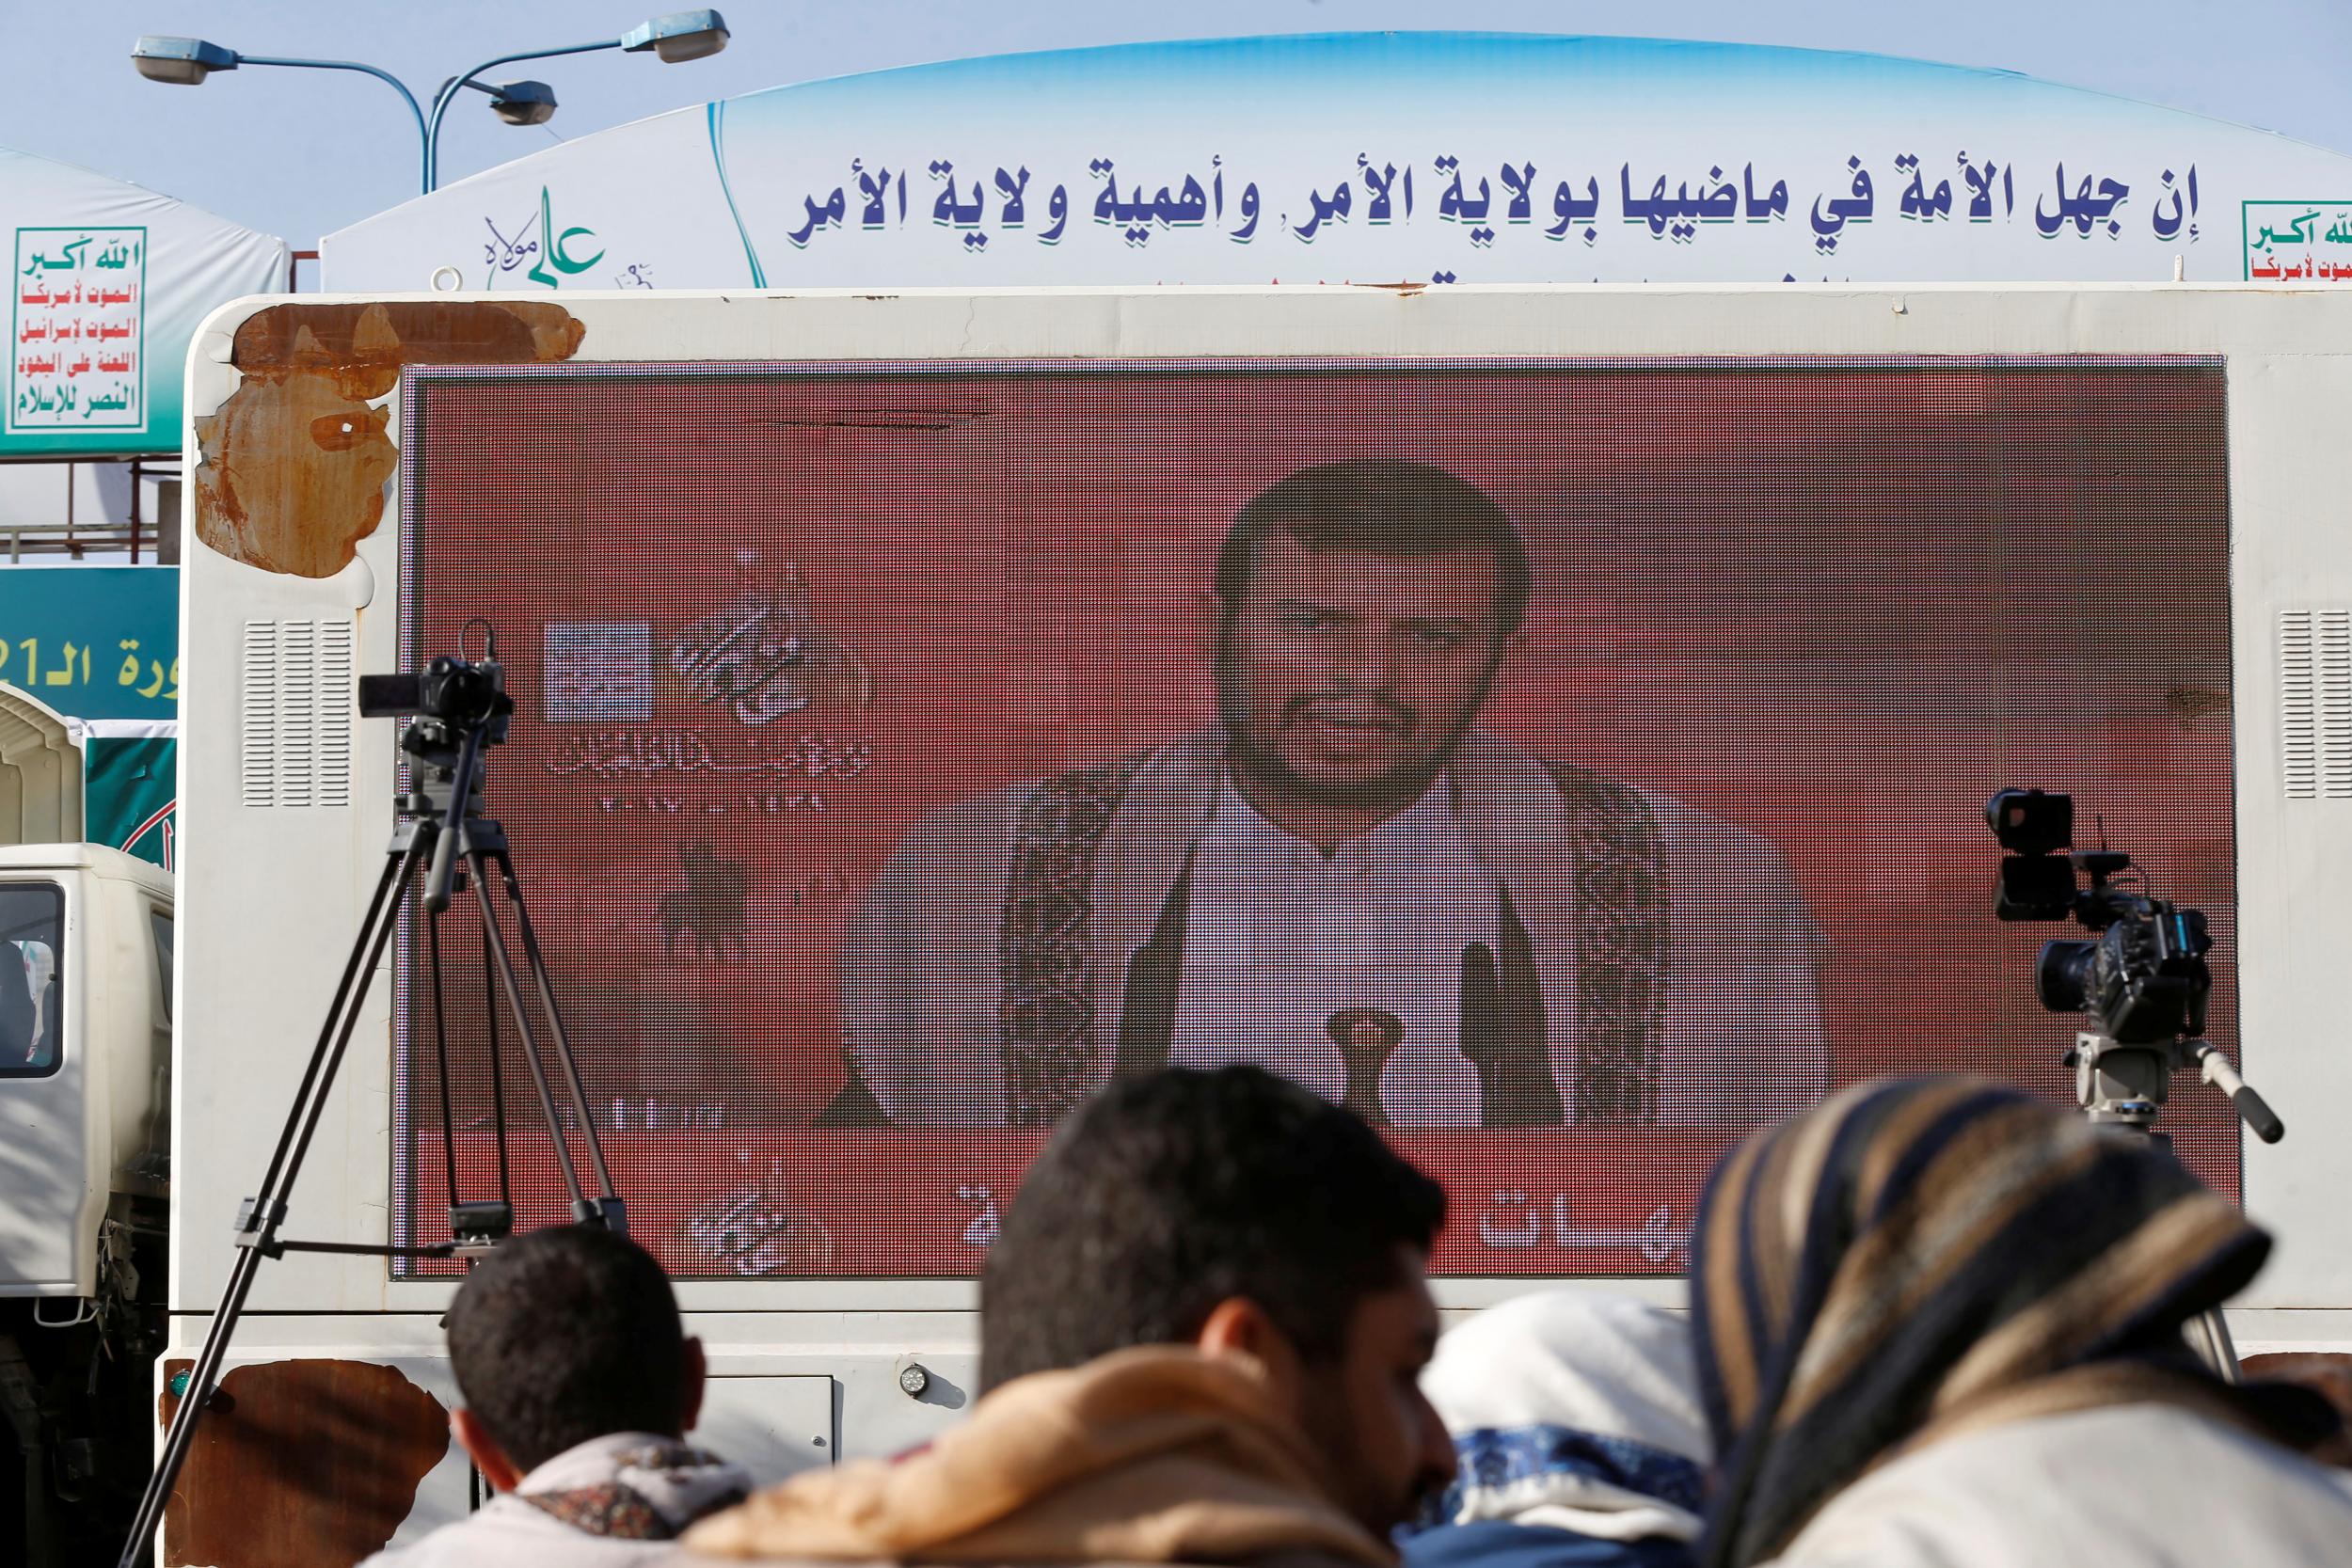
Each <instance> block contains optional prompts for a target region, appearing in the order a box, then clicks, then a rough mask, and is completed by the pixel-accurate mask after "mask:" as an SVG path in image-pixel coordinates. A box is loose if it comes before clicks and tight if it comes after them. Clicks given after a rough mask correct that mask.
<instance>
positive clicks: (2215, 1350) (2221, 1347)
mask: <svg viewBox="0 0 2352 1568" xmlns="http://www.w3.org/2000/svg"><path fill="white" fill-rule="evenodd" d="M2188 1323H2189V1348H2190V1349H2191V1350H2193V1351H2195V1352H2196V1353H2197V1354H2199V1355H2200V1356H2202V1357H2203V1358H2204V1362H2205V1365H2206V1366H2208V1367H2211V1368H2212V1369H2213V1370H2214V1372H2215V1375H2217V1376H2218V1377H2219V1378H2220V1379H2221V1381H2222V1382H2224V1383H2241V1382H2244V1381H2245V1373H2244V1371H2243V1370H2241V1369H2240V1368H2239V1366H2238V1360H2237V1345H2236V1343H2235V1342H2234V1341H2233V1340H2232V1339H2231V1338H2230V1325H2229V1323H2227V1322H2226V1321H2224V1320H2223V1318H2222V1316H2221V1308H2220V1307H2212V1308H2210V1309H2208V1310H2206V1311H2203V1312H2200V1313H2198V1314H2197V1316H2195V1317H2194V1318H2191V1319H2190V1320H2189V1321H2188Z"/></svg>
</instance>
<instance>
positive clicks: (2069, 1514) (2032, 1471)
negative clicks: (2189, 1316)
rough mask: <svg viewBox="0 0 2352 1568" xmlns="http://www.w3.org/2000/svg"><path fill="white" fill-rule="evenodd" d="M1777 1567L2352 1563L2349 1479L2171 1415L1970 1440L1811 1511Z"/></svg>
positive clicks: (2035, 1427) (2294, 1566)
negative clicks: (1811, 1514)
mask: <svg viewBox="0 0 2352 1568" xmlns="http://www.w3.org/2000/svg"><path fill="white" fill-rule="evenodd" d="M1775 1562H1776V1563H1778V1564H1779V1565H1780V1568H2314V1565H2317V1564H2322V1563H2340V1562H2352V1474H2347V1473H2345V1472H2344V1471H2340V1470H2331V1469H2328V1468H2325V1467H2323V1466H2321V1465H2314V1464H2312V1462H2311V1461H2309V1460H2307V1459H2305V1458H2303V1457H2302V1456H2301V1455H2299V1454H2296V1453H2292V1452H2290V1451H2288V1450H2287V1449H2282V1448H2280V1447H2278V1446H2277V1445H2275V1444H2271V1443H2265V1442H2263V1441H2262V1440H2261V1439H2259V1438H2256V1437H2253V1436H2251V1435H2249V1434H2248V1433H2242V1432H2239V1431H2237V1430H2236V1429H2234V1428H2233V1427H2230V1426H2227V1425H2224V1424H2222V1423H2221V1422H2218V1421H2215V1420H2212V1419H2209V1418H2205V1417H2203V1416H2200V1415H2198V1414H2196V1413H2194V1412H2192V1411H2187V1410H2182V1409H2179V1408H2176V1407H2174V1406H2170V1405H2154V1404H2132V1405H2117V1406H2113V1407H2110V1408H2108V1409H2104V1410H2087V1411H2077V1412H2075V1413H2074V1414H2071V1415H2065V1416H2046V1417H2042V1418H2037V1419H2033V1420H2026V1421H2015V1422H2010V1423H2009V1424H2007V1425H2003V1426H1995V1427H1990V1428H1987V1429H1985V1430H1983V1431H1981V1432H1974V1433H1967V1434H1965V1435H1963V1436H1959V1437H1954V1438H1952V1439H1950V1440H1949V1441H1947V1442H1942V1443H1935V1444H1931V1445H1930V1446H1928V1447H1926V1448H1923V1449H1919V1451H1918V1452H1916V1453H1913V1454H1908V1455H1905V1456H1904V1457H1903V1458H1900V1459H1898V1460H1895V1461H1893V1462H1892V1463H1890V1464H1889V1465H1886V1466H1885V1467H1884V1468H1883V1469H1880V1470H1877V1471H1873V1472H1872V1473H1870V1474H1868V1475H1866V1476H1864V1477H1863V1478H1862V1479H1861V1480H1859V1481H1855V1482H1854V1483H1853V1484H1852V1485H1851V1486H1849V1487H1847V1488H1846V1490H1845V1491H1843V1492H1841V1493H1839V1494H1838V1495H1837V1496H1836V1497H1832V1498H1831V1499H1830V1500H1829V1501H1828V1502H1827V1503H1825V1504H1824V1505H1823V1506H1822V1508H1821V1511H1820V1513H1816V1514H1815V1515H1814V1516H1813V1519H1812V1521H1811V1522H1810V1523H1808V1524H1807V1525H1806V1526H1805V1528H1804V1529H1803V1530H1801V1531H1800V1532H1798V1535H1797V1538H1796V1539H1795V1540H1794V1541H1792V1542H1790V1543H1789V1544H1788V1551H1787V1552H1785V1553H1784V1554H1783V1555H1782V1556H1781V1557H1779V1558H1777V1559H1776V1560H1775Z"/></svg>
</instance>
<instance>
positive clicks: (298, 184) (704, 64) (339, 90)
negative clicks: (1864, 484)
mask: <svg viewBox="0 0 2352 1568" xmlns="http://www.w3.org/2000/svg"><path fill="white" fill-rule="evenodd" d="M675 4H676V0H646V4H645V5H644V7H642V8H639V7H632V6H630V5H627V4H618V5H616V4H612V3H610V0H472V3H466V0H338V3H336V4H331V5H328V4H318V3H314V0H303V3H296V0H68V3H66V4H56V3H54V0H51V3H40V0H0V41H5V42H6V45H7V47H6V50H5V53H0V144H5V145H8V146H11V147H16V148H20V149H22V150H25V151H28V152H37V153H40V154H43V155H45V156H50V157H57V158H63V159H65V160H67V161H69V162H72V163H79V164H84V165H87V166H90V167H93V168H97V169H99V170H102V171H103V172H105V173H108V174H112V175H116V176H119V177H120V178H123V179H128V180H133V181H135V182H138V183H140V184H143V185H148V186H151V187H152V188H154V189H157V190H160V191H165V192H167V193H169V194H171V195H173V196H178V197H182V198H185V199H187V200H190V201H193V202H195V203H197V204H198V205H199V206H202V207H208V208H210V209H212V210H213V211H215V212H217V213H219V214H222V215H224V216H226V217H230V218H232V219H235V220H236V221H238V222H240V223H246V224H249V225H251V226H253V227H255V228H258V229H262V230H269V231H272V232H275V233H278V234H282V235H284V236H286V237H287V238H288V239H290V240H292V241H293V242H294V244H295V245H297V246H302V247H307V246H310V245H313V244H315V243H316V241H317V238H318V236H319V235H320V234H322V233H324V232H326V231H327V230H333V229H339V228H341V227H342V226H343V225H345V224H348V223H351V222H354V221H356V220H357V219H358V218H361V217H364V216H366V215H367V214H371V213H374V212H378V211H381V210H382V209H384V208H386V207H389V206H391V205H393V204H394V203H396V202H399V201H401V200H404V199H405V198H407V197H409V196H411V195H413V194H415V191H416V133H415V131H414V130H413V128H412V127H411V124H410V121H409V119H408V116H407V111H406V110H405V109H404V108H402V107H401V105H400V103H399V102H398V100H397V99H396V98H394V96H393V95H392V93H391V91H390V90H389V88H387V87H384V86H382V85H381V84H379V83H376V82H373V81H371V80H369V79H367V78H365V77H361V76H357V75H352V74H348V73H342V72H319V71H280V70H263V69H261V68H247V69H246V70H243V71H237V72H236V73H234V74H233V75H225V76H215V77H214V78H213V79H212V80H211V81H210V82H208V83H206V84H205V85H204V86H203V87H198V88H193V89H192V88H187V87H163V86H158V85H156V84H153V83H151V82H148V81H146V80H144V79H143V78H141V77H139V76H138V75H137V74H136V73H135V71H133V70H132V68H131V65H130V61H129V57H128V56H129V49H130V45H131V41H132V40H133V39H134V38H135V37H136V36H138V35H139V34H141V33H175V34H185V35H192V36H196V37H201V38H206V39H209V40H212V41H214V42H215V43H219V44H222V45H225V46H227V47H229V48H232V49H237V50H241V51H243V52H246V53H248V54H262V55H315V56H330V57H339V58H345V59H359V60H365V61H367V62H368V63H370V64H373V65H377V66H381V67H383V68H385V69H386V70H389V71H391V72H392V73H393V74H395V75H397V76H400V77H402V78H403V79H404V80H405V81H406V82H407V83H408V84H409V86H410V87H412V88H414V89H415V90H416V91H417V92H418V94H419V96H420V97H425V96H427V95H429V93H430V92H431V90H432V88H433V87H435V86H436V85H437V83H439V82H440V81H441V80H442V79H443V78H444V77H446V76H448V75H450V74H451V73H453V72H454V71H458V70H461V69H464V68H467V67H470V66H472V65H473V64H475V63H476V62H478V61H480V60H482V59H484V58H486V57H488V56H490V55H498V54H502V53H507V52H511V51H516V50H522V49H530V48H535V47H545V46H549V45H555V44H564V43H578V42H585V41H587V40H591V39H595V38H597V37H600V36H617V35H618V34H620V33H621V32H623V31H625V30H627V29H628V27H629V26H631V25H633V24H636V23H637V22H639V21H641V20H643V18H644V16H645V15H647V14H649V13H650V12H651V11H652V10H653V9H656V8H668V7H671V6H674V5H675ZM722 9H723V11H724V12H725V14H726V17H727V21H728V24H729V25H730V26H731V27H732V28H733V30H734V35H735V36H734V39H733V41H732V43H731V44H730V46H729V48H728V50H727V52H726V53H725V54H723V55H719V56H717V57H716V58H714V59H709V60H704V61H699V62H696V63H693V64H690V65H679V66H664V65H660V64H659V63H657V62H656V61H655V60H654V59H653V58H652V57H651V56H650V55H619V54H617V53H606V54H601V55H582V56H578V57H574V58H570V59H560V60H548V61H543V62H538V63H536V64H532V65H529V66H517V67H512V68H508V70H506V71H501V72H498V73H496V74H497V75H499V76H501V77H505V76H508V75H528V76H536V77H539V78H541V79H544V80H546V81H547V82H548V83H549V84H551V85H552V86H553V87H555V89H556V93H557V96H558V98H559V99H560V100H561V102H562V105H563V106H562V108H561V110H560V111H559V112H558V113H557V115H556V117H555V119H554V121H553V122H552V123H551V124H549V125H548V126H546V127H542V128H526V129H516V128H511V127H508V126H504V125H501V124H500V123H499V122H498V121H497V120H496V119H494V118H493V117H492V116H491V115H490V113H489V111H488V109H487V108H486V107H485V104H486V103H487V101H486V100H484V99H481V98H479V97H478V96H476V95H472V94H469V95H467V99H466V101H464V102H461V103H459V104H458V105H457V106H456V108H455V109H454V110H453V112H452V118H451V120H450V123H449V126H448V128H447V129H445V130H444V131H443V133H442V137H441V166H442V172H443V179H444V181H445V182H446V181H449V180H454V179H458V178H462V177H463V176H464V175H466V174H469V173H472V172H475V171H476V170H479V169H482V168H485V167H487V166H490V165H492V164H496V163H501V162H503V161H505V160H507V159H509V158H515V157H519V156H522V155H523V154H525V153H527V152H530V151H533V150H537V149H539V148H542V147H547V146H550V145H552V144H553V142H554V140H555V139H556V138H557V137H559V136H561V137H565V138H568V137H573V136H579V135H587V134H589V133H591V132H595V131H598V130H602V129H604V128H605V127H607V126H611V125H617V124H620V123H623V122H624V121H627V120H631V119H640V118H642V117H644V116H646V115H650V114H658V113H660V112H661V111H663V110H665V109H673V108H677V107H679V106H681V105H683V104H688V103H702V102H704V101H705V100H707V99H711V98H720V97H726V96H729V95H733V94H737V93H745V92H753V91H756V90H758V89H759V88H762V87H775V86H778V85H780V84H783V83H787V82H797V81H806V80H809V79H811V78H815V77H821V76H836V75H842V74H846V73H848V72H851V71H874V70H882V69H884V68H887V67H890V66H898V65H915V64H920V63H923V62H925V61H930V60H940V59H951V58H956V57H959V56H963V55H990V54H1000V53H1005V52H1008V51H1012V50H1027V49H1057V48H1072V47H1079V46H1084V45H1089V44H1104V43H1128V42H1137V41H1143V40H1153V39H1171V38H1218V37H1230V36H1236V35H1245V34H1251V33H1270V32H1331V31H1348V30H1355V29H1377V28H1407V29H1412V28H1430V27H1435V26H1446V27H1458V28H1486V29H1499V30H1510V31H1526V32H1549V33H1617V34H1630V35H1642V36H1652V37H1660V38H1688V39H1721V40H1728V41H1733V42H1742V43H1775V44H1788V45H1793V46H1798V47H1804V48H1815V49H1854V50H1863V51H1867V52H1872V53H1879V54H1891V55H1915V56H1917V57H1920V58H1923V59H1931V60H1944V61H1949V62H1952V63H1955V64H1961V65H1975V66H1994V67H2001V68H2005V69H2009V70H2014V71H2024V72H2026V73H2027V74H2029V75H2033V76H2039V77H2042V78H2045V79H2047V80H2050V81H2055V82H2063V83H2068V84H2071V85H2073V86H2076V87H2090V88H2095V89H2098V90H2100V91H2105V92H2112V93H2116V94H2119V95H2121V96H2123V97H2127V98H2139V99H2147V100H2150V101H2152V102H2154V103H2164V104H2169V105H2170V106H2172V107H2175V108H2182V109H2190V110H2194V111H2197V112H2199V113H2202V114H2209V115H2215V116H2217V117H2219V118H2221V119H2231V120H2236V121H2240V122H2242V123H2245V124H2249V125H2257V126H2261V127H2263V128H2265V129H2267V130H2272V131H2277V132H2280V133H2282V134H2284V135H2291V136H2295V137H2297V138H2300V139H2302V140H2305V141H2311V142H2316V143H2318V144H2320V145H2322V146H2327V147H2333V148H2338V149H2343V150H2352V92H2347V91H2346V90H2345V84H2346V83H2347V82H2352V4H2347V3H2346V0H2278V3H2275V4H2272V5H2269V6H2265V7H2259V8H2249V7H2246V6H2243V5H2238V4H2229V3H2214V0H2139V3H2137V4H2114V3H2112V0H2102V3H2093V0H2074V3H2071V4H2070V3H2066V0H1961V3H1959V4H1953V5H1947V6H1933V7H1931V6H1928V5H1925V4H1920V3H1917V0H1913V3H1911V4H1899V3H1891V0H1875V3H1868V4H1865V3H1858V0H1808V3H1806V4H1804V5H1789V4H1785V3H1784V4H1782V5H1779V6H1772V5H1766V4H1759V3H1758V0H1645V3H1643V4H1639V5H1633V4H1626V3H1624V0H1586V3H1581V4H1577V3H1568V0H1557V3H1549V4H1547V3H1542V0H1450V3H1449V4H1446V5H1443V6H1437V5H1432V4H1430V3H1428V0H1421V3H1418V4H1414V3H1406V0H1192V3H1190V4H1187V5H1184V6H1181V7H1179V6H1173V5H1167V4H1157V5H1152V4H1135V3H1129V0H1096V3H1092V4H1083V3H1073V0H1033V3H1029V4H1009V3H1002V4H992V3H989V0H834V3H832V4H787V3H783V0H735V3H733V4H729V5H723V7H722ZM1800 107H1801V106H1800Z"/></svg>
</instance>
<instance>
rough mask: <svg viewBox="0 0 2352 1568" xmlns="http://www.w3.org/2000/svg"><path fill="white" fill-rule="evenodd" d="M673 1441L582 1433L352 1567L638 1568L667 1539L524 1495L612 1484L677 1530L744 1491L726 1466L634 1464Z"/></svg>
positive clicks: (737, 1474) (666, 1548)
mask: <svg viewBox="0 0 2352 1568" xmlns="http://www.w3.org/2000/svg"><path fill="white" fill-rule="evenodd" d="M678 1446H679V1445H678V1440H677V1439H676V1438H675V1437H660V1436H656V1435H653V1434H652V1433H643V1432H616V1433H610V1434H609V1435H606V1436H603V1437H596V1438H591V1439H590V1440H589V1441H587V1442H585V1443H582V1444H580V1445H579V1446H578V1447H577V1448H571V1449H564V1451H563V1452H562V1453H560V1454H557V1455H556V1456H555V1457H554V1458H553V1459H550V1460H548V1461H547V1462H546V1463H545V1464H543V1465H538V1466H537V1467H536V1468H534V1469H532V1472H531V1473H530V1474H529V1475H526V1476H524V1477H523V1478H522V1480H521V1481H519V1482H517V1483H516V1488H515V1490H514V1491H513V1492H511V1493H506V1492H502V1493H501V1494H499V1495H498V1496H497V1497H493V1498H491V1499H490V1501H489V1502H487V1503H486V1504H485V1505H484V1506H483V1507H482V1508H481V1509H480V1510H478V1511H476V1512H475V1513H472V1514H470V1515H469V1516H468V1517H466V1518H464V1519H460V1520H459V1521H457V1522H456V1523H455V1524H453V1525H443V1526H442V1527H441V1528H439V1529H437V1530H435V1531H434V1532H433V1533H432V1534H430V1535H428V1536H426V1537H424V1538H423V1539H422V1540H421V1541H419V1542H417V1543H415V1544H413V1545H407V1546H391V1547H387V1548H386V1549H385V1550H383V1551H380V1552H378V1553H376V1554H375V1555H374V1556H373V1557H371V1558H369V1559H367V1560H365V1561H364V1562H362V1563H360V1565H359V1568H642V1565H643V1564H647V1563H651V1562H655V1561H658V1560H661V1559H662V1558H664V1557H667V1556H669V1555H670V1554H671V1553H673V1552H675V1550H676V1547H677V1543H676V1541H675V1539H665V1540H660V1541H640V1540H627V1539H622V1538H619V1537H615V1536H609V1535H592V1534H590V1533H589V1532H588V1531H586V1530H584V1529H580V1528H577V1527H575V1526H573V1525H569V1524H566V1523H564V1521H563V1520H562V1519H559V1518H557V1517H556V1516H555V1515H554V1514H552V1513H548V1511H547V1510H545V1509H543V1508H541V1507H540V1506H538V1505H537V1504H535V1503H532V1502H530V1501H528V1500H526V1499H527V1498H528V1497H529V1496H530V1495H531V1494H532V1493H556V1492H571V1491H575V1490H579V1489H581V1488H586V1487H594V1486H601V1485H606V1484H610V1483H613V1482H618V1483H620V1484H622V1485H625V1486H627V1487H628V1488H629V1489H630V1490H631V1491H633V1492H635V1493H637V1494H639V1495H640V1496H641V1497H644V1500H645V1501H646V1502H647V1503H649V1504H650V1505H652V1507H653V1509H654V1511H655V1512H656V1513H660V1515H661V1516H662V1518H663V1519H664V1520H665V1521H667V1522H668V1523H669V1525H670V1527H671V1528H672V1529H673V1531H674V1532H678V1533H682V1532H683V1530H684V1528H685V1527H686V1526H687V1525H688V1524H690V1523H691V1522H692V1521H694V1520H695V1519H699V1518H700V1517H702V1516H703V1514H705V1513H710V1512H713V1511H715V1510H716V1509H718V1508H720V1507H723V1506H725V1505H726V1504H727V1503H729V1502H732V1501H734V1500H737V1499H739V1498H741V1497H743V1496H745V1495H746V1494H747V1493H749V1491H750V1490H751V1480H750V1478H749V1477H748V1476H747V1475H745V1474H744V1472H743V1471H742V1470H740V1469H739V1468H737V1467H736V1466H735V1465H727V1464H723V1463H719V1462H716V1461H713V1462H711V1463H708V1464H700V1465H665V1466H660V1467H653V1466H648V1465H644V1464H640V1463H636V1461H637V1460H638V1459H639V1458H640V1456H642V1455H644V1454H645V1453H646V1452H647V1451H648V1450H651V1449H670V1450H675V1449H677V1448H678ZM704 1457H706V1458H707V1456H704Z"/></svg>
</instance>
